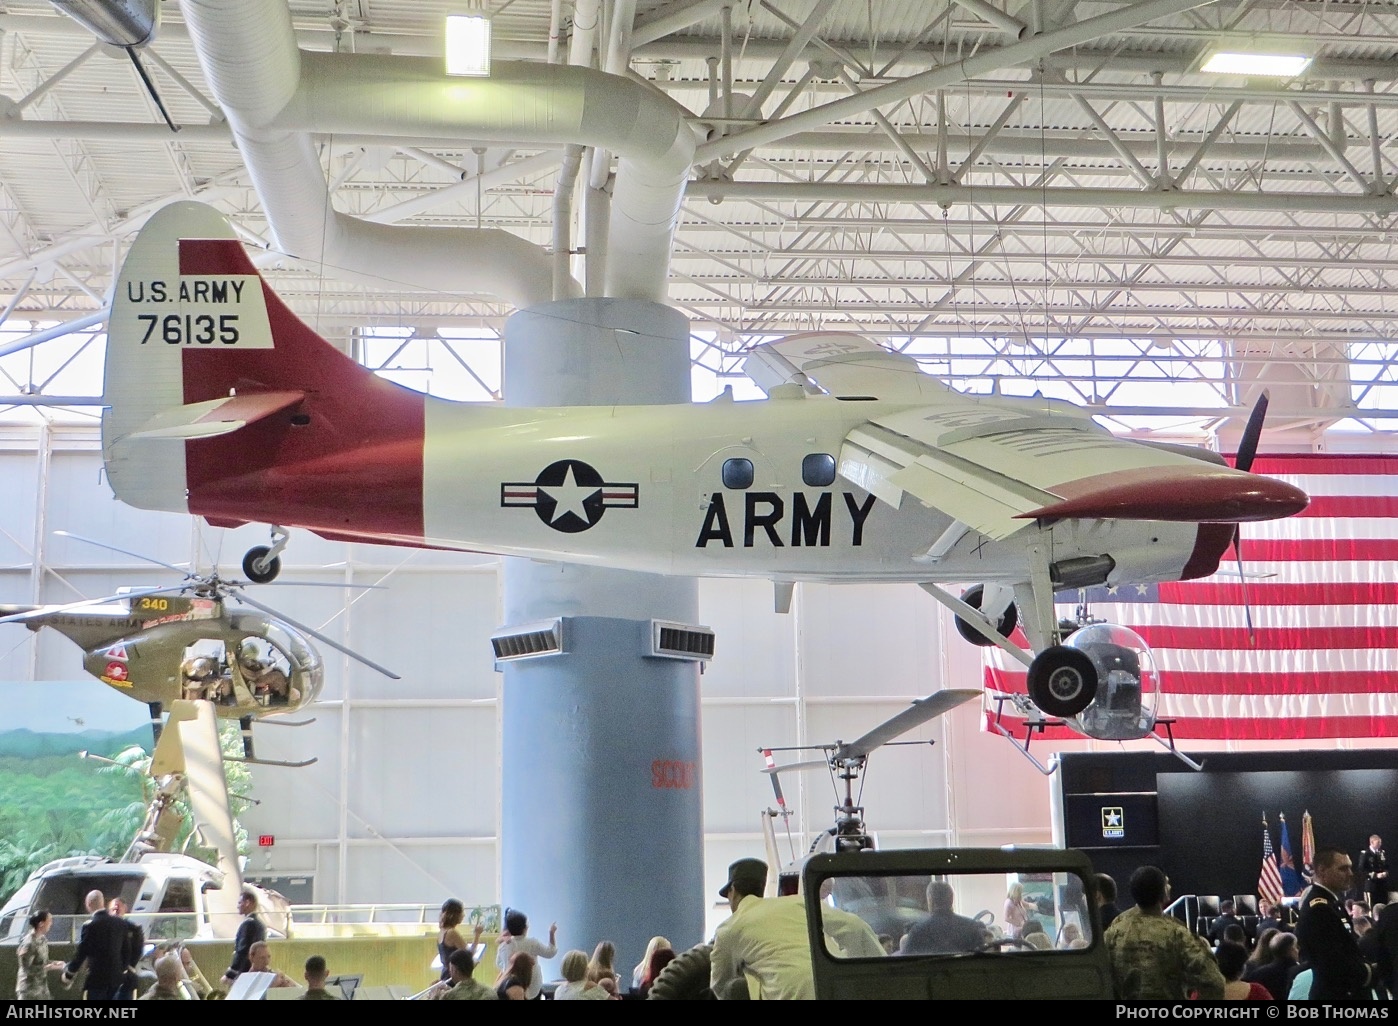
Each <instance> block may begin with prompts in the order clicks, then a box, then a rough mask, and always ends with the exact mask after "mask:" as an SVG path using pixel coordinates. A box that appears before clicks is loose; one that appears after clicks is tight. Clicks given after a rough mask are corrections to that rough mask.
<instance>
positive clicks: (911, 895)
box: [801, 848, 1112, 1001]
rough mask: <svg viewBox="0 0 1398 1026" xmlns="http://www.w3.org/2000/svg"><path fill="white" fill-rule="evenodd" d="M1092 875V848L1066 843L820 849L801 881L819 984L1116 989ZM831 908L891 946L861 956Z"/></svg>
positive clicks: (946, 992)
mask: <svg viewBox="0 0 1398 1026" xmlns="http://www.w3.org/2000/svg"><path fill="white" fill-rule="evenodd" d="M1092 880H1093V871H1092V864H1091V863H1090V862H1089V861H1088V859H1087V856H1086V855H1084V854H1083V853H1082V852H1079V851H1070V850H1062V849H1046V848H1003V849H1001V848H930V849H929V848H924V849H909V850H901V851H852V852H846V853H841V854H830V855H813V856H811V857H810V858H809V859H808V860H807V862H806V864H805V866H804V868H803V873H802V886H801V889H802V893H803V895H804V897H805V902H806V911H807V921H808V923H809V929H810V939H811V956H812V962H813V967H814V972H815V988H816V996H817V997H818V998H821V999H831V1000H868V999H872V998H889V999H893V1000H904V1001H906V1000H924V999H931V998H952V999H959V1000H965V999H987V998H1009V999H1033V1000H1042V999H1045V998H1072V999H1081V998H1110V997H1112V973H1111V966H1110V965H1109V964H1108V961H1107V951H1106V948H1105V947H1104V945H1103V943H1102V931H1101V929H1100V927H1099V925H1098V923H1099V918H1098V914H1097V908H1096V905H1095V903H1094V902H1093V900H1092V894H1093V885H1092ZM831 909H840V910H842V911H844V912H849V913H853V914H854V915H856V916H858V917H859V918H860V919H862V920H864V922H865V923H867V924H868V925H869V927H870V929H871V930H872V931H873V933H874V934H875V935H877V936H878V938H879V940H880V942H881V946H882V947H883V949H884V951H885V954H884V955H883V956H882V957H867V952H866V953H865V957H851V956H849V955H847V954H846V953H845V952H844V951H842V950H840V949H839V948H838V947H837V946H836V945H835V942H833V941H831V940H830V939H829V933H831V932H833V933H835V934H836V935H837V936H838V931H827V930H826V927H825V923H824V919H825V917H827V916H829V914H830V910H831ZM1012 909H1017V911H1014V910H1012ZM1007 916H1008V918H1009V919H1010V920H1013V921H1012V922H1007V921H1006V918H1007ZM1021 920H1022V921H1021Z"/></svg>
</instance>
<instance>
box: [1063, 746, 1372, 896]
mask: <svg viewBox="0 0 1398 1026" xmlns="http://www.w3.org/2000/svg"><path fill="white" fill-rule="evenodd" d="M1190 755H1191V757H1192V758H1194V759H1195V760H1196V761H1203V763H1204V770H1203V771H1202V772H1198V773H1196V772H1193V771H1191V770H1190V769H1189V768H1188V767H1187V766H1185V765H1184V764H1183V763H1182V762H1180V761H1179V760H1178V759H1176V758H1175V757H1174V756H1172V755H1169V754H1168V753H1166V752H1160V753H1155V752H1141V753H1134V752H1133V753H1101V754H1096V753H1081V754H1079V753H1067V754H1064V755H1063V756H1062V758H1061V765H1060V768H1059V771H1058V772H1059V779H1058V780H1057V781H1056V785H1055V789H1056V792H1057V794H1058V798H1059V804H1060V808H1059V814H1060V815H1061V817H1062V823H1063V835H1064V838H1065V840H1066V843H1067V845H1068V847H1070V848H1082V849H1084V850H1085V851H1086V852H1087V853H1088V856H1089V857H1090V858H1091V859H1092V862H1093V865H1094V866H1095V867H1096V868H1097V870H1098V871H1099V872H1104V873H1109V874H1110V875H1111V876H1112V877H1113V878H1115V879H1116V881H1117V885H1118V887H1119V889H1120V891H1121V894H1120V899H1119V901H1118V904H1119V905H1121V907H1123V908H1126V907H1129V906H1130V904H1131V899H1130V895H1129V893H1128V892H1127V881H1128V880H1129V879H1130V877H1131V873H1132V872H1133V871H1134V870H1135V869H1136V867H1138V866H1142V865H1147V864H1151V865H1158V866H1160V868H1162V869H1164V870H1165V872H1166V873H1167V874H1169V877H1170V884H1171V890H1172V891H1173V892H1174V894H1175V895H1176V896H1179V895H1184V894H1221V895H1231V894H1255V893H1256V891H1257V877H1258V872H1259V870H1260V869H1261V865H1262V815H1263V813H1264V812H1265V813H1266V815H1267V822H1268V825H1269V826H1270V828H1271V835H1272V844H1273V846H1274V847H1279V846H1280V844H1281V823H1280V821H1279V820H1278V813H1285V815H1286V822H1287V827H1288V830H1289V833H1290V838H1291V855H1292V858H1293V859H1294V860H1295V862H1296V865H1297V868H1298V869H1299V868H1300V864H1301V822H1302V814H1303V813H1304V812H1305V811H1306V810H1308V809H1309V810H1310V813H1311V818H1312V823H1313V825H1314V828H1315V841H1316V845H1317V846H1325V845H1336V846H1338V847H1341V848H1344V849H1345V850H1346V851H1348V852H1349V853H1350V856H1351V857H1352V858H1355V859H1357V858H1358V857H1359V853H1360V851H1362V850H1363V849H1364V848H1365V847H1367V845H1368V843H1369V835H1370V834H1371V833H1378V834H1381V835H1383V837H1384V846H1385V848H1386V849H1388V850H1389V851H1390V852H1391V853H1395V854H1398V751H1390V750H1367V751H1358V752H1317V751H1290V752H1248V753H1227V754H1224V753H1190ZM1118 817H1119V818H1120V823H1117V822H1116V820H1117V818H1118Z"/></svg>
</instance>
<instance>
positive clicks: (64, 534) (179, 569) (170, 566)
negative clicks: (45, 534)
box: [53, 531, 195, 577]
mask: <svg viewBox="0 0 1398 1026" xmlns="http://www.w3.org/2000/svg"><path fill="white" fill-rule="evenodd" d="M53 533H54V534H56V535H58V536H59V537H60V538H72V539H73V540H74V541H80V542H87V544H89V545H96V546H97V547H98V548H99V549H107V550H108V551H111V552H120V553H121V554H122V555H123V556H130V557H132V558H133V559H143V560H145V561H146V562H147V563H154V564H155V565H156V566H163V567H164V568H165V569H166V570H173V571H175V573H177V574H182V575H184V576H185V577H193V576H195V574H193V573H191V572H190V569H189V567H185V566H175V564H174V563H167V562H165V561H164V560H163V559H156V558H155V557H154V556H147V555H145V554H144V553H141V552H132V551H131V550H130V549H123V548H118V547H117V546H115V545H108V544H107V543H106V542H101V541H98V540H97V539H95V538H84V537H83V536H82V535H80V534H74V533H73V532H72V531H54V532H53Z"/></svg>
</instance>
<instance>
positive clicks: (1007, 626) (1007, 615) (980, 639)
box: [956, 584, 1019, 648]
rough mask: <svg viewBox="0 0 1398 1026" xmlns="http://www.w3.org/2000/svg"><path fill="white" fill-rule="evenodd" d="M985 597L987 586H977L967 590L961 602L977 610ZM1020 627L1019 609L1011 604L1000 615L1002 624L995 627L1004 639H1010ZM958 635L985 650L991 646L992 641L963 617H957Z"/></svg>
mask: <svg viewBox="0 0 1398 1026" xmlns="http://www.w3.org/2000/svg"><path fill="white" fill-rule="evenodd" d="M984 596H985V586H984V585H980V584H977V585H976V586H975V587H973V588H967V589H966V590H965V591H964V592H963V593H962V595H961V601H962V602H965V603H966V604H967V605H968V606H971V607H973V608H975V609H979V608H980V607H981V600H982V599H983V598H984ZM1018 625H1019V607H1018V606H1016V605H1015V604H1014V603H1013V602H1011V603H1010V604H1009V605H1008V606H1007V607H1006V608H1005V611H1004V612H1003V613H1002V614H1000V622H999V623H997V624H996V625H995V630H996V632H997V633H998V634H999V635H1000V637H1002V638H1008V637H1009V636H1010V635H1011V634H1013V633H1014V629H1015V627H1016V626H1018ZM956 633H958V634H960V635H961V636H962V637H963V638H965V639H966V640H967V641H969V642H970V643H971V644H973V645H979V646H980V647H981V648H985V647H987V646H988V645H990V644H991V640H990V639H989V638H987V637H986V636H985V635H984V634H982V633H981V632H980V631H978V630H976V629H975V628H974V627H972V626H971V625H970V624H969V623H967V622H966V621H965V620H963V619H962V618H961V617H959V616H958V617H956Z"/></svg>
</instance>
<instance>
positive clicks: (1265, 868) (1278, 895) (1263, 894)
mask: <svg viewBox="0 0 1398 1026" xmlns="http://www.w3.org/2000/svg"><path fill="white" fill-rule="evenodd" d="M1257 896H1258V897H1259V898H1262V899H1264V900H1265V901H1266V902H1267V903H1268V904H1271V905H1278V904H1280V903H1281V900H1282V881H1281V873H1280V872H1278V871H1277V860H1276V859H1275V858H1273V857H1272V834H1271V831H1269V830H1268V829H1267V814H1266V813H1265V812H1264V813H1263V814H1262V871H1261V872H1260V873H1258V874H1257Z"/></svg>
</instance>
